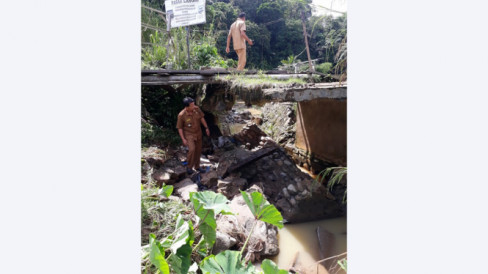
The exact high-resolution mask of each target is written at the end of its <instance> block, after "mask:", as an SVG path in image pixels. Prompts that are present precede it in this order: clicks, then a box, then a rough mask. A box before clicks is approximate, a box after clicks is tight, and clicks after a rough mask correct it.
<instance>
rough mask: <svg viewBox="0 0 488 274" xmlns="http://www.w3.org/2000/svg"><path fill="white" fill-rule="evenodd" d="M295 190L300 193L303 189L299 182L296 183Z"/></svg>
mask: <svg viewBox="0 0 488 274" xmlns="http://www.w3.org/2000/svg"><path fill="white" fill-rule="evenodd" d="M295 179H296V178H295ZM295 182H296V180H295ZM297 189H298V191H300V192H302V191H303V190H304V189H305V188H304V187H303V185H302V183H301V182H297Z"/></svg>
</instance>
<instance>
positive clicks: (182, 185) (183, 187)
mask: <svg viewBox="0 0 488 274" xmlns="http://www.w3.org/2000/svg"><path fill="white" fill-rule="evenodd" d="M174 188H175V190H174V192H175V193H176V194H178V195H179V196H180V197H181V198H182V199H183V201H189V200H190V192H197V191H198V185H197V184H195V183H194V182H193V181H192V180H191V179H189V178H186V179H184V180H183V181H181V182H178V183H177V184H175V185H174Z"/></svg>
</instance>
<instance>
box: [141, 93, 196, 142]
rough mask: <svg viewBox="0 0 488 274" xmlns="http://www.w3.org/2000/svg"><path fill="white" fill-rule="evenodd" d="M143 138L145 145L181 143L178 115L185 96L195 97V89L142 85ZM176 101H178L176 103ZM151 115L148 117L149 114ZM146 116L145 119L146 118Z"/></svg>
mask: <svg viewBox="0 0 488 274" xmlns="http://www.w3.org/2000/svg"><path fill="white" fill-rule="evenodd" d="M141 93H142V96H141V100H142V107H141V109H142V116H143V121H142V123H141V138H142V145H143V146H150V145H157V146H174V145H178V144H180V142H181V140H180V138H179V135H178V132H177V129H176V120H177V119H176V117H177V116H178V114H179V113H180V111H181V110H182V109H183V108H184V105H183V98H185V97H186V96H191V97H193V98H194V96H195V93H196V90H195V89H190V88H189V89H182V90H180V91H178V92H170V91H168V90H166V89H164V88H161V87H157V86H142V90H141ZM175 102H178V103H176V104H175ZM148 115H149V116H150V117H147V116H148ZM144 117H145V119H144Z"/></svg>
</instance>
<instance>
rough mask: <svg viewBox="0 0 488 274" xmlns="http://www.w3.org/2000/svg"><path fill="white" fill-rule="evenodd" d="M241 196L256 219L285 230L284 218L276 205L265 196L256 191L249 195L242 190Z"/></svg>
mask: <svg viewBox="0 0 488 274" xmlns="http://www.w3.org/2000/svg"><path fill="white" fill-rule="evenodd" d="M241 194H242V198H244V201H245V202H246V204H247V206H248V207H249V209H250V210H251V212H252V214H253V215H254V217H255V218H256V219H258V220H261V221H263V222H266V223H268V224H272V225H275V226H277V227H279V228H283V216H281V213H280V212H279V211H278V209H276V207H275V206H274V205H272V204H270V203H269V202H268V201H266V199H265V198H264V197H263V194H261V193H259V192H257V191H255V192H253V193H251V195H249V194H248V193H247V192H245V191H242V190H241Z"/></svg>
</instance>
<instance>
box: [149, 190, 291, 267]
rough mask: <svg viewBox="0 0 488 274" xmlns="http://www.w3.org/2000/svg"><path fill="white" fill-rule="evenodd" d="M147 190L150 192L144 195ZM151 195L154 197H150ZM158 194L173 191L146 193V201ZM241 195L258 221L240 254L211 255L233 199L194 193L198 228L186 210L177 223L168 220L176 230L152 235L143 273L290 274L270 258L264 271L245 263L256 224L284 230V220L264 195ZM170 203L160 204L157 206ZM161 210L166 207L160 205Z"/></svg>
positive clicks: (228, 251) (211, 194) (224, 252)
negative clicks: (220, 216)
mask: <svg viewBox="0 0 488 274" xmlns="http://www.w3.org/2000/svg"><path fill="white" fill-rule="evenodd" d="M163 189H164V188H163ZM144 191H146V192H145V193H144ZM148 193H151V194H150V195H148ZM156 193H160V194H162V195H167V194H168V193H170V191H169V188H166V189H165V190H162V191H158V190H155V189H152V190H150V189H147V190H143V201H144V200H147V198H148V197H154V195H155V194H156ZM241 193H242V195H243V198H244V201H245V202H246V204H247V205H248V207H249V209H250V210H251V212H252V213H253V215H254V216H255V218H256V220H255V222H254V225H253V228H252V229H251V231H250V234H249V236H248V238H247V239H246V243H245V244H244V246H243V247H242V248H241V250H240V251H234V250H225V251H222V252H220V253H219V254H217V255H210V251H211V248H212V246H213V244H214V243H215V238H216V229H217V223H216V220H215V218H216V216H217V215H218V214H233V213H232V212H230V208H229V206H228V204H229V200H227V198H226V197H225V196H223V195H222V194H218V193H215V192H212V191H203V192H192V193H190V201H191V204H192V206H193V212H192V213H193V214H194V218H195V219H196V225H195V226H194V225H193V223H192V221H191V220H190V218H185V215H184V214H183V211H184V210H185V209H180V210H181V211H180V213H179V214H177V216H176V217H173V220H174V218H176V221H173V220H167V222H168V223H171V228H172V229H171V230H170V231H169V232H166V233H164V234H161V235H160V236H156V235H155V234H152V233H151V234H149V237H148V238H149V245H148V246H146V247H145V248H144V249H143V255H142V265H143V269H142V271H143V273H155V272H158V271H159V272H160V273H170V271H171V273H196V272H197V270H198V269H200V270H201V271H202V273H264V274H272V273H288V272H287V271H285V270H280V269H278V267H277V266H276V265H275V264H274V263H273V262H272V261H270V260H268V259H265V260H264V261H263V263H262V265H263V271H264V272H257V271H256V269H255V267H254V266H253V265H252V264H250V263H246V262H245V261H244V260H243V258H242V252H243V251H244V250H245V248H246V244H247V242H248V240H249V238H250V236H251V234H252V232H253V230H254V227H255V225H256V223H257V222H258V221H263V222H266V223H269V224H272V225H276V226H278V227H279V228H282V227H283V217H282V216H281V213H280V212H279V211H278V210H277V209H276V208H275V207H274V206H273V205H271V204H270V203H269V202H268V201H266V199H265V198H264V197H263V195H262V194H261V193H259V192H253V193H251V194H248V193H246V192H242V191H241ZM144 197H146V199H144ZM156 198H157V197H156ZM169 202H170V201H168V202H164V203H159V202H156V204H165V203H169ZM144 206H145V208H148V205H146V204H144ZM149 206H150V205H149ZM159 207H161V208H162V207H165V206H162V205H159ZM143 213H144V212H143ZM173 216H174V215H173ZM143 217H144V214H143ZM168 226H170V225H168ZM158 239H161V240H158ZM197 240H198V241H197ZM202 244H203V245H202Z"/></svg>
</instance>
